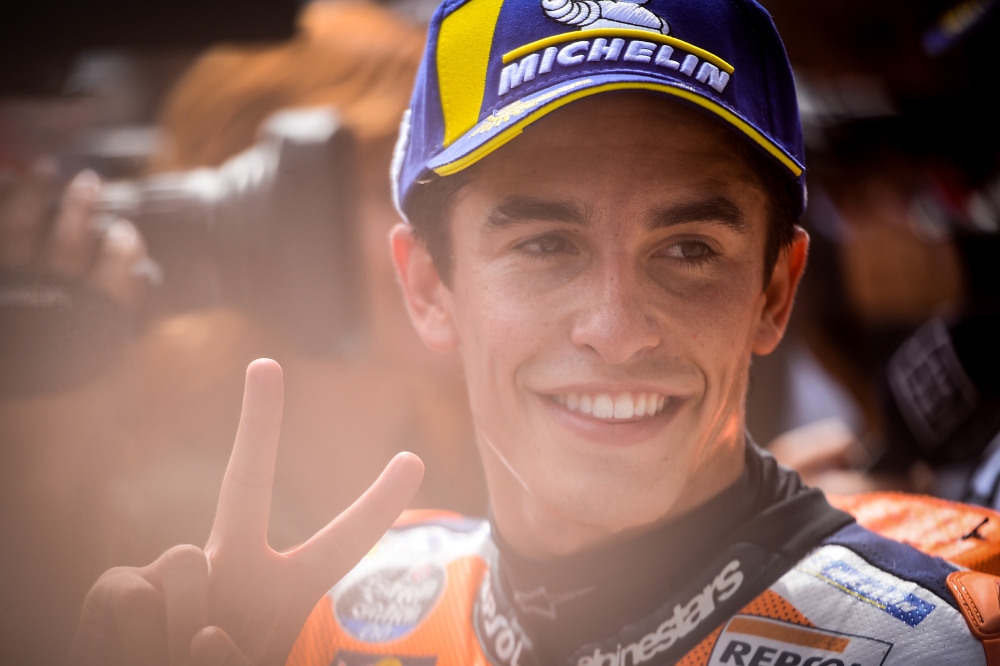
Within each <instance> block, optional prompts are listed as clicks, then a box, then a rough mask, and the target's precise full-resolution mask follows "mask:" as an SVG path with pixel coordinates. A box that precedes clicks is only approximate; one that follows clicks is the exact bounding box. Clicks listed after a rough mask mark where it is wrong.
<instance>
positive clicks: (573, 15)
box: [542, 0, 670, 35]
mask: <svg viewBox="0 0 1000 666" xmlns="http://www.w3.org/2000/svg"><path fill="white" fill-rule="evenodd" d="M646 2H647V0H638V2H631V1H630V0H597V1H596V2H595V1H594V0H542V9H543V10H545V15H546V16H548V17H549V18H551V19H555V20H556V21H559V22H560V23H563V24H565V25H572V26H578V27H579V28H580V29H582V30H598V29H601V28H631V29H639V30H649V31H651V32H658V33H660V34H661V35H669V34H670V26H668V25H667V22H666V21H664V20H663V19H662V18H660V17H659V16H657V15H656V14H654V13H653V12H651V11H649V10H648V9H646V8H645V7H643V5H644V4H646Z"/></svg>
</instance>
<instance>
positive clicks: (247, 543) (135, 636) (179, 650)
mask: <svg viewBox="0 0 1000 666" xmlns="http://www.w3.org/2000/svg"><path fill="white" fill-rule="evenodd" d="M282 394H283V383H282V375H281V367H280V366H279V365H278V364H277V363H275V362H274V361H271V360H268V359H260V360H257V361H254V362H253V363H251V364H250V367H249V368H247V380H246V390H245V392H244V394H243V413H242V415H241V416H240V426H239V430H238V431H237V433H236V444H235V446H234V447H233V454H232V457H231V458H230V460H229V466H228V467H227V468H226V476H225V479H224V480H223V483H222V491H221V493H220V495H219V506H218V510H217V511H216V515H215V523H214V525H213V526H212V534H211V536H210V537H209V539H208V543H207V544H206V546H205V547H204V549H202V548H198V547H196V546H177V547H175V548H172V549H170V550H168V551H167V552H166V553H164V554H163V555H161V556H160V558H159V559H158V560H156V561H155V562H153V563H152V564H150V565H149V566H146V567H142V568H132V567H120V568H117V569H111V570H109V571H107V572H105V573H104V575H102V576H101V578H100V579H99V580H98V581H97V583H96V584H95V585H94V587H93V588H92V589H91V590H90V593H89V594H88V595H87V599H86V601H84V605H83V612H82V615H81V618H80V625H79V627H78V628H77V634H76V638H75V640H74V642H73V647H72V649H71V651H70V659H69V661H70V663H71V664H73V665H74V666H76V665H90V664H93V665H94V666H96V665H98V664H100V665H101V666H104V665H107V664H123V665H128V666H132V665H133V664H137V665H138V664H141V665H147V664H148V665H149V666H154V665H155V666H189V665H191V664H193V665H194V666H248V665H250V664H267V665H272V664H273V665H280V664H284V663H285V660H286V658H287V656H288V653H289V652H290V651H291V648H292V645H293V643H294V642H295V639H296V637H297V636H298V634H299V631H300V630H301V629H302V626H303V625H304V624H305V621H306V618H307V617H308V616H309V613H310V612H311V611H312V609H313V607H314V606H315V605H316V603H317V602H318V601H319V599H320V598H321V597H322V596H323V594H324V593H325V592H326V591H327V590H329V589H330V588H331V587H332V586H333V584H334V583H336V582H337V581H338V580H340V579H341V578H342V577H343V576H344V575H345V574H346V573H347V572H348V571H350V570H351V569H352V568H353V567H354V565H355V564H357V563H358V561H359V560H360V559H361V558H362V557H363V556H364V555H365V553H367V552H368V551H369V550H370V549H371V547H372V546H373V545H374V544H375V542H376V541H378V539H379V538H380V537H381V536H382V534H384V533H385V531H386V530H387V529H389V527H390V526H391V525H392V523H393V521H395V519H396V518H397V517H398V516H399V514H400V513H401V512H402V511H403V509H405V508H406V505H407V504H408V503H409V502H410V500H411V499H412V497H413V495H414V493H416V491H417V487H418V486H419V485H420V481H421V479H422V478H423V463H422V462H420V459H419V458H417V457H416V456H415V455H413V454H411V453H400V454H399V455H397V456H396V457H395V458H393V460H392V461H391V462H390V463H389V465H388V466H387V467H386V468H385V471H383V472H382V474H381V476H379V478H378V480H376V481H375V483H374V484H372V486H371V487H370V488H369V489H368V490H367V491H366V492H365V493H364V495H362V496H361V497H360V498H359V499H358V500H357V501H356V502H355V503H354V504H353V505H352V506H351V507H350V508H348V509H347V510H346V511H344V512H343V513H342V514H340V516H338V517H337V518H336V519H334V520H333V521H332V522H330V523H329V524H328V525H327V526H326V527H324V528H323V529H322V530H320V531H319V532H317V533H316V534H315V535H314V536H313V537H312V538H311V539H309V541H307V542H306V543H304V544H303V545H301V546H299V547H297V548H295V549H293V550H291V551H288V552H285V553H279V552H276V551H274V550H272V549H271V548H270V547H269V546H268V544H267V523H268V517H269V514H270V508H271V487H272V483H273V478H274V463H275V457H276V454H277V450H278V434H279V432H280V427H281V412H282V402H283V395H282Z"/></svg>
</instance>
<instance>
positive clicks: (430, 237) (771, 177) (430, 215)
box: [403, 138, 798, 289]
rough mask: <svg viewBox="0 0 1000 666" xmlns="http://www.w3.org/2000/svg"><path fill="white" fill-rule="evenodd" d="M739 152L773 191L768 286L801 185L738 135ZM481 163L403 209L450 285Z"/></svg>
mask: <svg viewBox="0 0 1000 666" xmlns="http://www.w3.org/2000/svg"><path fill="white" fill-rule="evenodd" d="M733 146H734V148H735V150H736V153H737V155H738V156H739V157H740V159H741V160H742V161H743V162H744V164H745V165H746V166H747V168H748V170H749V171H750V173H751V174H752V177H753V178H754V179H755V180H756V181H757V185H758V186H759V187H760V189H761V190H762V191H763V192H764V194H765V195H767V209H768V210H767V213H768V222H769V224H768V229H767V238H766V240H765V245H764V288H765V289H766V288H767V285H768V284H769V283H770V282H771V272H772V271H773V270H774V265H775V263H776V262H777V261H778V254H779V253H780V252H781V251H782V250H783V249H784V248H786V247H788V246H789V245H791V244H792V238H793V236H794V233H795V222H796V217H797V216H796V214H795V208H796V207H795V201H796V188H797V187H798V185H797V184H796V183H795V182H794V181H793V180H792V179H791V178H789V177H788V175H787V174H786V173H785V172H784V171H783V170H782V167H780V166H779V165H777V164H776V163H775V162H774V161H773V160H772V159H771V158H769V157H767V156H766V155H764V154H763V153H762V152H761V151H759V150H757V149H756V148H754V147H753V146H751V145H749V144H748V143H747V142H746V141H744V140H742V139H738V138H737V140H736V141H734V142H733ZM474 170H475V167H470V168H469V169H466V170H465V171H460V172H458V173H457V174H455V175H452V176H446V177H438V178H434V179H433V180H431V181H429V182H426V183H420V184H417V185H414V186H413V189H412V191H411V192H410V194H409V196H408V197H407V199H406V203H405V204H404V206H403V210H404V212H405V213H406V217H407V219H409V221H410V224H412V225H413V233H414V235H415V236H416V237H417V239H418V240H420V241H421V242H422V243H423V244H424V246H425V247H426V248H427V251H428V252H429V253H430V255H431V259H432V260H433V261H434V267H435V268H436V269H437V272H438V274H439V275H440V276H441V280H442V281H443V282H444V283H445V284H446V285H448V286H450V280H451V270H452V262H453V259H454V253H453V249H452V244H451V229H450V227H449V225H448V219H449V212H450V209H451V204H452V201H453V200H454V198H455V194H457V193H458V191H459V190H460V189H461V188H462V186H463V185H465V184H466V183H467V182H468V181H469V179H470V175H471V174H470V172H473V171H474Z"/></svg>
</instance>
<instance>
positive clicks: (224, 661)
mask: <svg viewBox="0 0 1000 666" xmlns="http://www.w3.org/2000/svg"><path fill="white" fill-rule="evenodd" d="M191 660H192V662H194V666H252V664H251V661H250V659H249V658H247V656H246V655H245V654H243V652H242V651H241V650H240V649H239V648H238V647H236V643H234V642H233V639H231V638H230V637H229V634H227V633H226V632H224V631H223V630H222V629H220V628H218V627H205V628H204V629H202V630H201V631H199V632H198V633H197V634H195V635H194V638H192V639H191Z"/></svg>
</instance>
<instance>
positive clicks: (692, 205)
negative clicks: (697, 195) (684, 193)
mask: <svg viewBox="0 0 1000 666" xmlns="http://www.w3.org/2000/svg"><path fill="white" fill-rule="evenodd" d="M687 222H709V223H715V224H721V225H723V226H726V227H729V228H730V229H732V230H733V231H735V232H737V233H742V232H744V231H746V230H747V224H746V221H745V220H744V219H743V211H742V210H740V208H739V206H737V205H736V204H734V203H733V202H732V200H730V199H729V198H727V197H711V198H709V199H701V200H699V201H691V202H687V203H680V204H676V205H673V206H666V207H664V208H660V209H658V210H656V211H654V212H653V214H652V215H650V218H649V223H648V224H647V225H646V226H647V227H648V228H649V229H650V230H653V229H663V228H665V227H672V226H674V225H677V224H685V223H687Z"/></svg>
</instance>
